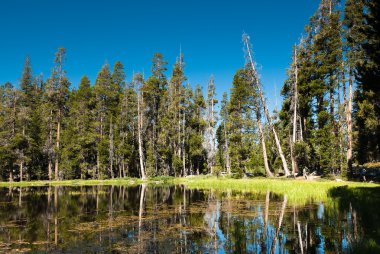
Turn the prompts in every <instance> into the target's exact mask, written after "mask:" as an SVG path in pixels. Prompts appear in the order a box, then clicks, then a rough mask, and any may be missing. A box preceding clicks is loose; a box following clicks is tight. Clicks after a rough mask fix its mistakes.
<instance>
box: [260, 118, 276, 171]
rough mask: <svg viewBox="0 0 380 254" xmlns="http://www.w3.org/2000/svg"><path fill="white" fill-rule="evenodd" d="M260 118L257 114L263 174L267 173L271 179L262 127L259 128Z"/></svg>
mask: <svg viewBox="0 0 380 254" xmlns="http://www.w3.org/2000/svg"><path fill="white" fill-rule="evenodd" d="M260 118H261V116H260V114H257V125H258V127H259V132H260V139H261V147H262V149H263V159H264V167H265V172H266V173H267V176H269V177H273V174H272V172H271V171H270V169H269V164H268V156H267V148H266V146H265V136H264V131H263V127H262V126H261V121H260Z"/></svg>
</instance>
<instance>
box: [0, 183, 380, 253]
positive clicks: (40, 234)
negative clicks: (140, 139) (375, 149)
mask: <svg viewBox="0 0 380 254" xmlns="http://www.w3.org/2000/svg"><path fill="white" fill-rule="evenodd" d="M343 191H344V190H335V191H332V192H331V196H333V197H334V198H330V199H329V200H327V201H324V203H321V202H310V203H309V204H308V205H306V206H305V205H297V204H291V203H289V201H288V199H287V197H286V196H281V195H276V194H274V193H271V192H269V191H267V192H265V193H241V192H234V191H231V190H226V191H225V192H217V191H215V190H212V189H210V190H204V191H201V190H189V189H186V188H185V187H184V186H170V187H169V186H166V187H154V186H150V185H145V184H143V185H141V186H136V187H126V186H89V187H57V186H55V187H28V188H8V189H5V188H2V189H0V249H1V250H2V251H13V252H56V253H59V252H69V253H82V252H91V253H102V252H115V253H118V252H129V253H194V252H195V253H310V252H312V253H314V252H317V253H323V252H329V251H330V252H344V253H347V252H356V251H358V250H364V251H371V250H377V249H376V248H378V242H377V241H378V240H376V239H377V237H378V232H377V231H376V230H372V231H371V230H366V228H367V227H369V228H374V229H376V228H377V230H378V228H379V225H378V223H379V221H378V220H377V221H372V222H371V223H372V224H374V225H367V224H368V223H369V221H370V220H369V219H370V218H363V217H362V215H365V216H378V215H371V214H372V213H371V211H368V209H370V208H365V210H363V209H362V208H361V206H360V203H358V202H359V201H357V200H356V201H355V198H354V196H352V195H355V193H350V192H348V194H345V193H346V192H343ZM371 193H372V192H371ZM374 193H377V192H373V193H372V194H373V195H378V194H374ZM360 194H362V193H361V192H360ZM345 195H351V196H348V197H349V198H350V200H353V201H352V202H350V201H348V199H347V197H346V196H345ZM374 200H375V201H376V200H377V201H378V196H375V197H374ZM366 202H369V201H368V199H367V201H366ZM369 205H370V204H368V203H367V204H366V206H369ZM372 207H374V206H372ZM376 223H377V224H376ZM366 239H367V240H366ZM368 239H370V240H371V239H372V240H371V241H369V240H368ZM371 244H372V245H371ZM361 246H364V247H363V248H362V247H361Z"/></svg>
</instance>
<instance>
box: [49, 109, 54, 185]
mask: <svg viewBox="0 0 380 254" xmlns="http://www.w3.org/2000/svg"><path fill="white" fill-rule="evenodd" d="M52 120H53V110H50V117H49V145H48V146H49V147H48V153H49V156H48V157H49V158H48V160H49V162H48V176H49V181H51V180H52V179H53V172H52V165H51V160H52V158H51V153H52V152H51V149H52V147H51V146H52V143H53V127H52Z"/></svg>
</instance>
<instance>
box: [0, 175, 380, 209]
mask: <svg viewBox="0 0 380 254" xmlns="http://www.w3.org/2000/svg"><path fill="white" fill-rule="evenodd" d="M141 183H146V184H151V185H153V184H154V185H174V184H183V185H186V186H187V187H188V188H190V189H205V190H208V189H214V190H216V191H226V190H231V191H242V192H251V193H265V192H266V191H271V192H273V193H276V194H279V195H287V197H288V200H289V202H290V203H293V204H300V205H301V204H306V203H308V202H310V201H328V200H329V191H330V190H332V189H334V188H336V187H341V186H347V187H348V188H356V187H378V186H379V185H378V184H374V183H358V182H336V181H328V180H319V181H307V180H294V179H286V178H273V179H268V178H250V179H232V178H228V177H220V178H217V177H207V176H195V177H186V178H174V177H155V178H150V179H148V180H145V181H142V180H141V179H138V178H116V179H109V180H64V181H30V182H11V183H10V182H0V187H12V186H14V187H28V186H48V185H51V186H85V185H86V186H88V185H130V186H133V185H137V184H141Z"/></svg>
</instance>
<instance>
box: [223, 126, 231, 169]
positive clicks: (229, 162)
mask: <svg viewBox="0 0 380 254" xmlns="http://www.w3.org/2000/svg"><path fill="white" fill-rule="evenodd" d="M223 123H224V143H225V149H226V150H225V153H226V156H225V157H226V168H227V174H228V175H231V161H230V150H229V146H228V137H227V127H226V122H225V121H224V122H223Z"/></svg>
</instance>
